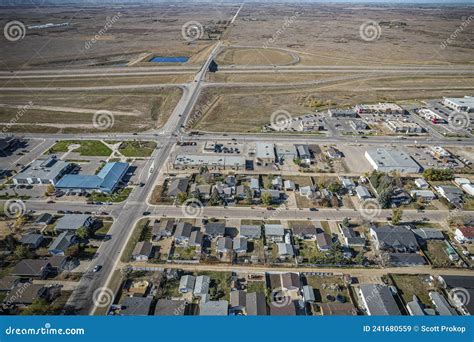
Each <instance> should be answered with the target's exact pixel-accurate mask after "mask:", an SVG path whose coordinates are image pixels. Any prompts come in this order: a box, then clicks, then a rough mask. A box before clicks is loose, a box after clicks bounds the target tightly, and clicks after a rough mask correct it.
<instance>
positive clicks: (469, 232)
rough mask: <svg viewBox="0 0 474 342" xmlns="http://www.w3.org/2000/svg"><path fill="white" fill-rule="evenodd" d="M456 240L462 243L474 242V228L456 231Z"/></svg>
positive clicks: (462, 228)
mask: <svg viewBox="0 0 474 342" xmlns="http://www.w3.org/2000/svg"><path fill="white" fill-rule="evenodd" d="M454 238H455V239H456V240H458V241H459V242H460V243H464V242H473V241H474V227H461V228H458V229H456V230H455V232H454Z"/></svg>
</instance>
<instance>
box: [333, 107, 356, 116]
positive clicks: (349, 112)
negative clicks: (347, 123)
mask: <svg viewBox="0 0 474 342" xmlns="http://www.w3.org/2000/svg"><path fill="white" fill-rule="evenodd" d="M328 115H329V117H331V118H356V117H357V113H356V111H355V110H354V109H352V108H347V109H341V108H332V109H329V110H328Z"/></svg>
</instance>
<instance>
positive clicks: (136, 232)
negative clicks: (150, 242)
mask: <svg viewBox="0 0 474 342" xmlns="http://www.w3.org/2000/svg"><path fill="white" fill-rule="evenodd" d="M147 225H148V219H141V220H140V221H138V223H137V224H136V225H135V227H134V228H133V233H132V236H131V237H130V240H128V243H127V246H125V248H124V250H123V254H122V257H121V258H120V261H122V262H129V261H130V258H131V257H132V253H133V249H134V248H135V245H136V244H137V242H138V241H139V240H140V237H141V236H142V233H143V231H144V229H145V227H146V226H147Z"/></svg>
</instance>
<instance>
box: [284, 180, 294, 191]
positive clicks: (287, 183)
mask: <svg viewBox="0 0 474 342" xmlns="http://www.w3.org/2000/svg"><path fill="white" fill-rule="evenodd" d="M283 186H284V189H285V191H295V190H296V184H295V182H293V181H292V180H289V179H287V180H285V182H284V183H283Z"/></svg>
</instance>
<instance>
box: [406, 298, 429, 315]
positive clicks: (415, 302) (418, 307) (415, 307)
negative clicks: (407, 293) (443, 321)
mask: <svg viewBox="0 0 474 342" xmlns="http://www.w3.org/2000/svg"><path fill="white" fill-rule="evenodd" d="M407 310H408V313H409V314H410V316H426V315H427V313H426V312H425V310H424V305H423V304H422V303H421V302H420V300H419V299H418V297H417V296H416V295H413V297H412V301H410V302H408V303H407Z"/></svg>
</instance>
